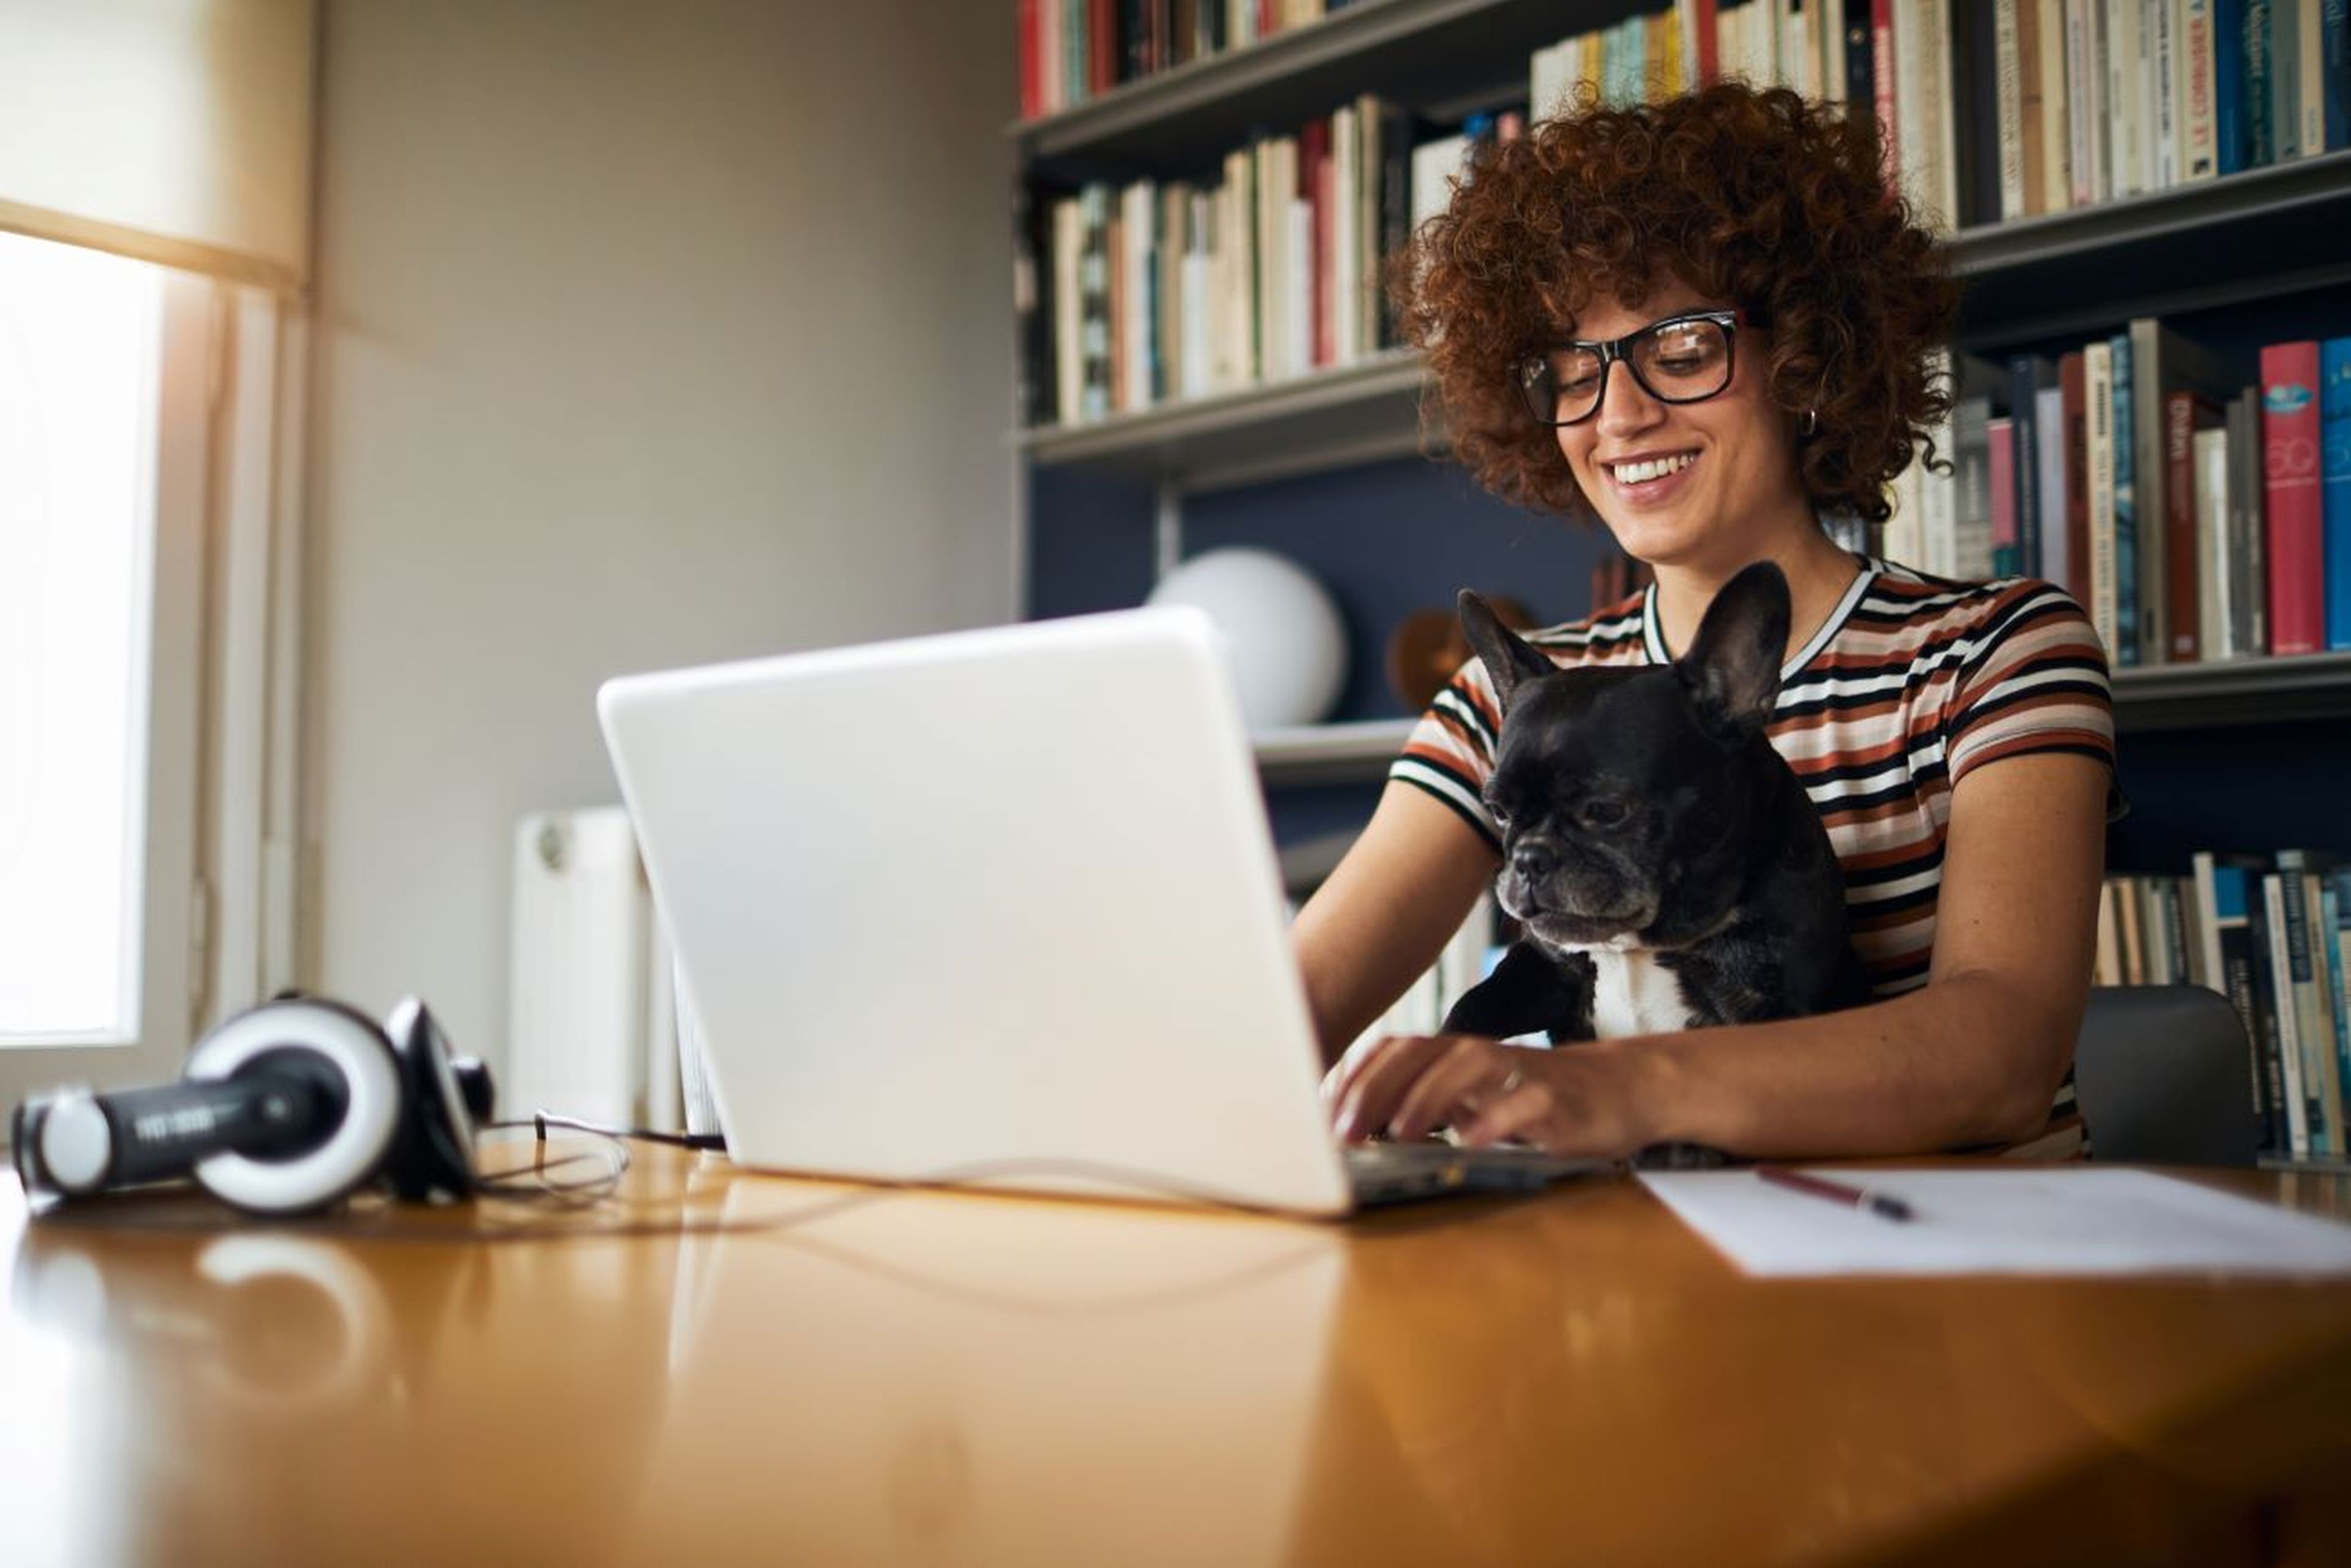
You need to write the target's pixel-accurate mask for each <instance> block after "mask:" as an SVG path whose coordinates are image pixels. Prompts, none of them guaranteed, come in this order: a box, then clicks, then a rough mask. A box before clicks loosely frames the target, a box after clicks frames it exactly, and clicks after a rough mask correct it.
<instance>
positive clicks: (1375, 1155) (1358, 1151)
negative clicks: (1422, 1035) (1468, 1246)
mask: <svg viewBox="0 0 2351 1568" xmlns="http://www.w3.org/2000/svg"><path fill="white" fill-rule="evenodd" d="M1341 1153H1342V1155H1343V1156H1344V1158H1345V1160H1346V1165H1347V1177H1348V1180H1349V1181H1350V1182H1351V1183H1352V1184H1353V1187H1354V1191H1355V1198H1356V1201H1357V1202H1359V1203H1394V1202H1398V1201H1401V1200H1403V1199H1405V1198H1413V1197H1434V1196H1436V1195H1437V1194H1440V1193H1447V1192H1517V1191H1527V1190H1530V1189H1532V1188H1534V1187H1539V1186H1547V1185H1549V1184H1550V1183H1552V1182H1554V1181H1557V1180H1558V1179H1560V1178H1561V1177H1562V1176H1575V1175H1580V1174H1582V1173H1583V1172H1586V1171H1590V1170H1594V1169H1598V1168H1601V1167H1602V1166H1604V1162H1601V1161H1594V1160H1563V1159H1558V1158H1554V1157H1553V1156H1552V1155H1546V1154H1544V1153H1542V1152H1541V1150H1540V1149H1512V1148H1505V1149H1464V1148H1458V1147H1456V1146H1455V1145H1451V1144H1448V1143H1445V1142H1443V1141H1441V1140H1438V1139H1433V1138H1432V1139H1427V1140H1424V1141H1421V1142H1416V1143H1400V1144H1399V1143H1371V1144H1349V1145H1345V1146H1344V1147H1343V1149H1342V1150H1341Z"/></svg>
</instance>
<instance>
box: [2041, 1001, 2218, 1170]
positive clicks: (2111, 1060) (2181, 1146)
mask: <svg viewBox="0 0 2351 1568" xmlns="http://www.w3.org/2000/svg"><path fill="white" fill-rule="evenodd" d="M2074 1094H2075V1096H2076V1097H2077V1098H2078V1100H2079V1101H2080V1103H2081V1107H2082V1120H2083V1121H2084V1122H2085V1124H2087V1125H2088V1128H2089V1134H2090V1147H2091V1152H2092V1154H2093V1155H2094V1157H2095V1158H2098V1159H2102V1160H2119V1161H2130V1162H2133V1163H2144V1164H2149V1165H2182V1166H2251V1165H2252V1164H2253V1163H2254V1162H2255V1160H2256V1157H2257V1156H2258V1154H2259V1151H2260V1147H2261V1119H2260V1117H2259V1115H2258V1114H2257V1113H2255V1112H2254V1109H2253V1100H2252V1046H2251V1044H2250V1042H2248V1041H2247V1040H2246V1039H2245V1027H2244V1023H2243V1021H2242V1020H2241V1019H2239V1018H2238V1016H2237V1009H2235V1008H2234V1007H2232V1006H2231V1005H2230V1002H2229V999H2228V998H2226V997H2223V996H2221V995H2220V993H2219V992H2218V991H2212V990H2208V989H2206V988H2204V987H2202V986H2096V987H2093V988H2091V991H2090V1004H2089V1008H2088V1009H2087V1010H2086V1011H2085V1013H2084V1015H2083V1018H2082V1037H2081V1040H2080V1043H2079V1044H2078V1045H2076V1046H2075V1047H2074Z"/></svg>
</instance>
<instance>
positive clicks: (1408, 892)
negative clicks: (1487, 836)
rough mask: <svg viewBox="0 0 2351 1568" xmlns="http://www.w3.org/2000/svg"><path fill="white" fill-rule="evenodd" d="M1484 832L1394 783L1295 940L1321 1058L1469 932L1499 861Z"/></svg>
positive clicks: (1301, 921) (1312, 902)
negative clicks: (1465, 924)
mask: <svg viewBox="0 0 2351 1568" xmlns="http://www.w3.org/2000/svg"><path fill="white" fill-rule="evenodd" d="M1499 863H1500V862H1499V858H1498V857H1497V856H1496V855H1495V853H1494V852H1493V849H1492V848H1491V847H1490V846H1489V844H1488V843H1487V842H1486V841H1485V840H1484V839H1482V838H1480V837H1479V834H1478V831H1477V830H1476V829H1474V828H1472V827H1470V826H1469V824H1468V823H1467V822H1465V821H1462V820H1461V819H1460V818H1459V817H1458V816H1457V815H1455V814H1454V812H1453V811H1452V810H1451V809H1450V808H1448V807H1447V806H1445V805H1443V804H1442V803H1440V802H1439V801H1437V800H1435V799H1433V798H1431V797H1430V796H1429V795H1428V794H1427V793H1426V792H1425V791H1423V790H1420V789H1414V788H1413V787H1412V786H1411V785H1409V784H1390V785H1389V786H1388V787H1387V789H1385V790H1384V791H1383V792H1382V794H1381V796H1380V803H1379V807H1378V809H1377V810H1374V812H1373V813H1372V820H1371V821H1370V822H1369V823H1368V824H1367V825H1366V826H1365V827H1364V831H1363V834H1362V836H1360V837H1359V838H1357V839H1356V841H1355V842H1354V844H1353V846H1352V847H1351V848H1350V849H1349V850H1348V851H1347V854H1346V858H1345V859H1343V860H1342V861H1341V862H1339V865H1338V869H1337V870H1335V871H1333V872H1332V873H1331V875H1330V877H1329V879H1328V880H1326V881H1325V882H1324V883H1322V887H1320V888H1319V889H1317V890H1316V892H1315V894H1314V896H1313V897H1312V898H1311V899H1309V900H1307V903H1306V907H1305V908H1303V909H1301V910H1300V911H1299V912H1298V919H1297V920H1296V922H1295V923H1294V924H1293V925H1292V926H1291V938H1292V940H1293V942H1294V943H1295V944H1296V946H1297V949H1298V965H1299V968H1300V970H1301V972H1302V973H1303V974H1304V976H1305V978H1306V999H1307V1005H1308V1007H1309V1008H1310V1009H1311V1011H1312V1013H1313V1015H1314V1032H1315V1036H1316V1038H1317V1039H1318V1040H1321V1041H1322V1060H1323V1061H1335V1060H1337V1058H1338V1055H1339V1053H1340V1052H1341V1051H1344V1050H1346V1048H1347V1043H1348V1042H1349V1041H1350V1040H1353V1039H1354V1038H1355V1037H1356V1036H1357V1035H1359V1034H1361V1033H1363V1031H1364V1030H1366V1029H1368V1028H1370V1027H1371V1025H1372V1021H1373V1020H1374V1019H1376V1018H1378V1017H1379V1016H1380V1015H1381V1014H1382V1013H1384V1012H1385V1011H1386V1010H1387V1009H1389V1008H1390V1007H1392V1006H1394V1005H1395V999H1396V998H1398V997H1400V996H1402V995H1404V993H1405V988H1407V987H1409V986H1410V985H1411V984H1412V983H1413V981H1414V980H1415V979H1416V978H1418V977H1420V975H1421V973H1422V972H1423V971H1424V970H1426V968H1427V967H1429V966H1430V965H1431V964H1433V963H1435V962H1436V961H1437V954H1438V953H1440V952H1441V951H1443V950H1444V947H1445V944H1446V942H1447V940H1448V939H1449V938H1450V937H1451V936H1453V934H1454V933H1455V932H1456V931H1458V930H1459V929H1460V928H1461V922H1462V921H1463V920H1464V919H1466V918H1468V914H1469V909H1470V906H1471V905H1472V904H1476V903H1477V902H1478V895H1479V894H1480V893H1481V892H1483V891H1484V890H1485V889H1486V887H1487V886H1488V884H1489V883H1491V882H1492V881H1493V879H1494V869H1495V867H1496V866H1497V865H1498V864H1499Z"/></svg>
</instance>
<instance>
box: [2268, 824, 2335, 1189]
mask: <svg viewBox="0 0 2351 1568" xmlns="http://www.w3.org/2000/svg"><path fill="white" fill-rule="evenodd" d="M2281 858H2283V857H2281ZM2300 880H2301V883H2302V902H2303V917H2304V918H2303V923H2304V928H2305V929H2304V936H2305V937H2306V938H2307V941H2308V945H2309V948H2310V988H2309V990H2308V992H2307V993H2306V995H2305V1004H2306V1005H2305V1006H2304V1009H2303V1025H2304V1028H2303V1038H2304V1039H2305V1040H2309V1041H2310V1043H2311V1054H2312V1055H2313V1056H2314V1057H2315V1058H2316V1059H2317V1063H2318V1076H2319V1080H2320V1082H2321V1085H2322V1098H2323V1099H2324V1100H2325V1107H2326V1128H2327V1152H2328V1153H2329V1154H2333V1155H2341V1154H2344V1153H2345V1152H2346V1142H2345V1130H2344V1119H2343V1089H2344V1082H2343V1080H2344V1072H2343V1059H2342V1057H2341V1055H2340V1054H2338V1052H2337V1051H2336V1044H2335V1042H2336V1038H2337V1030H2339V1028H2340V1026H2341V1019H2339V1017H2338V1015H2337V1009H2336V1006H2335V964H2334V962H2333V958H2334V954H2335V916H2334V915H2333V913H2332V912H2331V911H2330V909H2329V907H2328V905H2329V903H2330V901H2329V899H2328V897H2327V887H2326V873H2325V872H2324V871H2323V870H2319V869H2317V868H2316V867H2314V866H2311V867H2306V868H2305V869H2304V871H2303V873H2302V874H2301V878H2300Z"/></svg>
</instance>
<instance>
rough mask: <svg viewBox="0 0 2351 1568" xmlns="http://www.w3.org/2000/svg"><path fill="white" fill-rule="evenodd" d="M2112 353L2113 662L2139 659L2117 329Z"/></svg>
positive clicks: (2126, 379) (2132, 513) (2133, 515)
mask: <svg viewBox="0 0 2351 1568" xmlns="http://www.w3.org/2000/svg"><path fill="white" fill-rule="evenodd" d="M2106 346H2107V347H2108V348H2110V349H2112V350H2114V354H2115V398H2114V402H2115V663H2116V664H2137V663H2139V662H2140V649H2139V645H2138V550H2139V539H2138V498H2137V493H2136V490H2135V487H2134V486H2135V483H2136V479H2137V476H2136V475H2135V474H2134V473H2133V472H2132V470H2133V468H2134V467H2135V466H2136V465H2135V464H2134V463H2133V462H2132V461H2131V447H2132V446H2133V445H2135V444H2136V443H2134V442H2133V441H2132V439H2131V433H2132V431H2134V430H2136V429H2137V426H2136V425H2134V424H2133V423H2131V420H2132V417H2133V416H2132V413H2131V340H2130V334H2129V333H2128V332H2117V333H2116V334H2115V335H2114V337H2113V339H2112V340H2109V342H2108V343H2107V345H2106Z"/></svg>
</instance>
